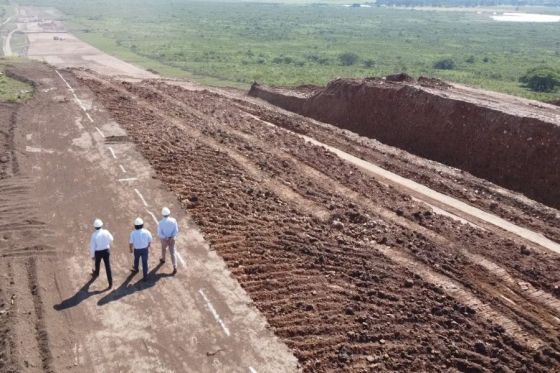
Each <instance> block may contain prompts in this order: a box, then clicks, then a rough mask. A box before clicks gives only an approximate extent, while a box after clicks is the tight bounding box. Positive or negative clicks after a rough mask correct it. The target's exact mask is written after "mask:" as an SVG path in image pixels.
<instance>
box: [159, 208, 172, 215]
mask: <svg viewBox="0 0 560 373" xmlns="http://www.w3.org/2000/svg"><path fill="white" fill-rule="evenodd" d="M161 214H162V215H163V216H169V215H171V210H169V209H168V208H167V207H164V208H162V209H161Z"/></svg>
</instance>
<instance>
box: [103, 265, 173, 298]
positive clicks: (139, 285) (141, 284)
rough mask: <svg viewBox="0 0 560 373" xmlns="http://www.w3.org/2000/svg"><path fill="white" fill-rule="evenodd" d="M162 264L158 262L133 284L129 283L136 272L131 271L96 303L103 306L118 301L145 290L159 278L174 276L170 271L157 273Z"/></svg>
mask: <svg viewBox="0 0 560 373" xmlns="http://www.w3.org/2000/svg"><path fill="white" fill-rule="evenodd" d="M162 266H163V263H159V264H158V265H157V266H155V267H154V269H152V270H151V271H150V272H149V273H148V276H147V280H146V281H142V280H139V281H137V282H136V283H135V284H131V282H132V279H133V278H134V276H136V273H131V274H130V275H128V277H127V278H126V279H125V280H124V282H123V283H122V284H121V286H119V287H118V288H116V289H115V290H113V291H112V292H110V293H109V294H107V295H105V296H104V297H103V298H101V299H100V300H99V301H98V302H97V305H98V306H104V305H106V304H108V303H111V302H115V301H118V300H119V299H122V298H124V297H126V296H129V295H131V294H134V293H136V292H137V291H142V290H146V289H149V288H151V287H153V286H155V284H156V283H157V282H158V281H159V280H161V279H162V278H165V277H173V276H174V275H173V274H172V273H158V271H159V270H160V269H161V267H162ZM140 275H141V274H140Z"/></svg>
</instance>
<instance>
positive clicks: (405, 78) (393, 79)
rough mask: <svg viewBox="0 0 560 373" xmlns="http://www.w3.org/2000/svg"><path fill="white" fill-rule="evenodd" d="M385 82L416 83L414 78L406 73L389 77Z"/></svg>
mask: <svg viewBox="0 0 560 373" xmlns="http://www.w3.org/2000/svg"><path fill="white" fill-rule="evenodd" d="M385 80H387V81H389V82H409V83H414V78H413V77H411V76H410V75H408V74H405V73H400V74H394V75H387V76H386V77H385Z"/></svg>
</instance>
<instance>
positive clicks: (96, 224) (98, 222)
mask: <svg viewBox="0 0 560 373" xmlns="http://www.w3.org/2000/svg"><path fill="white" fill-rule="evenodd" d="M102 226H103V222H102V221H101V219H95V220H94V222H93V227H94V228H101V227H102Z"/></svg>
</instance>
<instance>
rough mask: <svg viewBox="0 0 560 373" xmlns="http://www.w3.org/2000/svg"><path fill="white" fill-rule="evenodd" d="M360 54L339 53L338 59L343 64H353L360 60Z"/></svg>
mask: <svg viewBox="0 0 560 373" xmlns="http://www.w3.org/2000/svg"><path fill="white" fill-rule="evenodd" d="M358 58H359V56H358V55H357V54H356V53H352V52H346V53H341V54H339V55H338V59H339V61H340V63H341V64H342V65H343V66H352V65H354V64H355V63H356V62H358Z"/></svg>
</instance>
